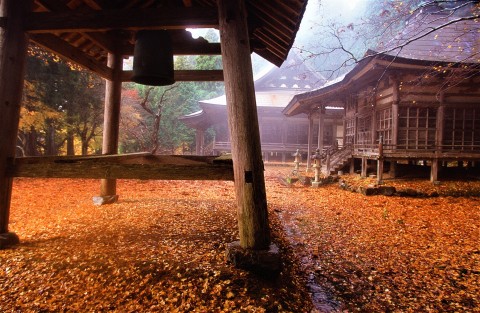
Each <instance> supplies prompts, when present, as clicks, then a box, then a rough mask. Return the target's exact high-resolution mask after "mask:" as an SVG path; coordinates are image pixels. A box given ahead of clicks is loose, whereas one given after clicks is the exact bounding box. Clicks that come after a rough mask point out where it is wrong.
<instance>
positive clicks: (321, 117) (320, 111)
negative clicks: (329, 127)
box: [318, 107, 325, 153]
mask: <svg viewBox="0 0 480 313" xmlns="http://www.w3.org/2000/svg"><path fill="white" fill-rule="evenodd" d="M324 121H325V110H324V109H323V108H322V107H320V109H318V149H319V150H320V153H322V152H323V128H324V127H323V124H324Z"/></svg>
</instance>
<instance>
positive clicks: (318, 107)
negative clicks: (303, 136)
mask: <svg viewBox="0 0 480 313" xmlns="http://www.w3.org/2000/svg"><path fill="white" fill-rule="evenodd" d="M427 13H428V14H427ZM421 14H423V15H419V17H420V18H417V19H412V20H411V21H410V23H409V24H408V26H407V27H406V29H405V30H404V32H403V33H401V34H400V35H399V36H398V37H396V38H394V39H393V41H392V42H391V43H390V47H387V48H388V49H390V50H388V53H387V52H385V53H378V52H375V51H368V52H367V53H366V57H365V58H364V59H363V60H362V61H360V62H359V63H358V64H357V65H356V66H355V67H354V68H353V70H351V71H350V72H349V73H347V74H346V75H345V76H344V77H343V78H342V79H341V80H339V81H337V82H334V83H331V84H328V85H326V86H324V87H322V88H320V89H317V90H315V91H311V92H306V93H302V94H298V95H296V96H294V98H293V99H292V101H290V103H289V104H288V105H287V106H286V108H285V109H284V111H283V112H284V113H285V114H286V115H287V116H291V117H295V116H299V115H302V116H303V115H313V114H315V112H317V113H318V112H320V114H321V112H322V111H323V110H324V109H325V108H326V107H329V106H340V107H342V108H344V109H345V111H344V116H343V130H342V131H339V132H337V133H341V134H342V135H343V147H342V146H340V147H339V149H338V150H337V151H330V152H329V153H328V156H329V157H328V164H326V158H325V159H324V160H323V161H322V162H323V163H322V166H323V172H324V173H326V174H328V173H331V172H335V171H337V170H339V169H340V168H342V167H344V166H346V165H348V164H349V165H350V171H351V172H354V171H355V170H356V167H359V165H360V164H361V174H362V176H366V175H367V170H368V169H369V168H370V169H372V168H376V173H377V176H378V180H379V181H381V180H382V175H383V173H384V164H387V165H388V167H385V170H388V171H389V173H390V177H395V176H396V174H398V172H397V165H398V164H407V163H410V164H422V165H425V166H429V167H430V179H431V180H432V181H437V180H438V179H439V173H441V172H442V169H445V168H446V167H447V166H450V167H451V166H452V164H453V165H454V166H457V167H462V168H463V167H465V168H471V167H477V168H478V165H479V163H480V106H479V104H480V60H479V59H478V50H479V48H480V46H479V43H480V41H479V40H478V32H477V31H469V30H475V29H478V27H476V25H475V23H474V22H473V21H464V22H461V23H457V24H455V25H451V26H447V27H444V28H443V29H441V31H440V33H427V32H428V30H429V29H431V28H433V27H438V25H437V24H438V23H446V22H448V21H449V20H451V19H453V18H455V17H451V16H449V15H448V12H442V11H438V12H434V13H431V12H426V13H425V12H423V13H421ZM419 23H421V25H420V24H419ZM413 30H417V34H416V36H418V37H419V39H418V40H416V41H413V42H411V43H410V44H409V45H406V46H403V47H402V46H401V45H402V42H403V41H402V35H403V34H408V35H409V36H412V32H413ZM422 32H424V33H425V35H424V36H423V37H421V36H422V34H423V33H422ZM439 34H440V35H439ZM408 38H411V37H405V38H404V39H403V40H406V39H408ZM449 39H452V40H453V41H450V40H449ZM456 39H460V40H456ZM452 42H454V43H455V44H456V45H457V46H455V47H453V48H452ZM399 46H400V48H397V49H393V48H394V47H399ZM392 47H393V48H392ZM369 163H370V164H371V165H375V163H376V165H377V166H373V167H372V166H370V167H369Z"/></svg>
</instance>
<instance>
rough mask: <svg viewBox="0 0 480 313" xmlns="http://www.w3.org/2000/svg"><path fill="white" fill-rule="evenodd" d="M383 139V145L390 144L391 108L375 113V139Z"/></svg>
mask: <svg viewBox="0 0 480 313" xmlns="http://www.w3.org/2000/svg"><path fill="white" fill-rule="evenodd" d="M380 136H382V137H383V143H385V144H390V143H392V108H387V109H384V110H381V111H378V112H377V138H380Z"/></svg>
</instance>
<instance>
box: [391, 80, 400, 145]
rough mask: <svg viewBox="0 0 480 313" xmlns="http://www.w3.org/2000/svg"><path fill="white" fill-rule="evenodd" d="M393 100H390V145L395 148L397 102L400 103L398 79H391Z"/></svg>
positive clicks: (396, 139)
mask: <svg viewBox="0 0 480 313" xmlns="http://www.w3.org/2000/svg"><path fill="white" fill-rule="evenodd" d="M392 87H393V102H392V145H393V147H394V149H397V147H396V146H397V144H398V104H399V103H400V91H399V90H398V81H397V80H395V79H392Z"/></svg>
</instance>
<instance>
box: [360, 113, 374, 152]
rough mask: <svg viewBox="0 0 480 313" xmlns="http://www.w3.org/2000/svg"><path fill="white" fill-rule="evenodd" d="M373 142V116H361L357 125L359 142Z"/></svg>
mask: <svg viewBox="0 0 480 313" xmlns="http://www.w3.org/2000/svg"><path fill="white" fill-rule="evenodd" d="M371 143H372V117H371V116H370V115H367V116H364V117H359V118H358V125H357V144H361V145H362V144H371Z"/></svg>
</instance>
